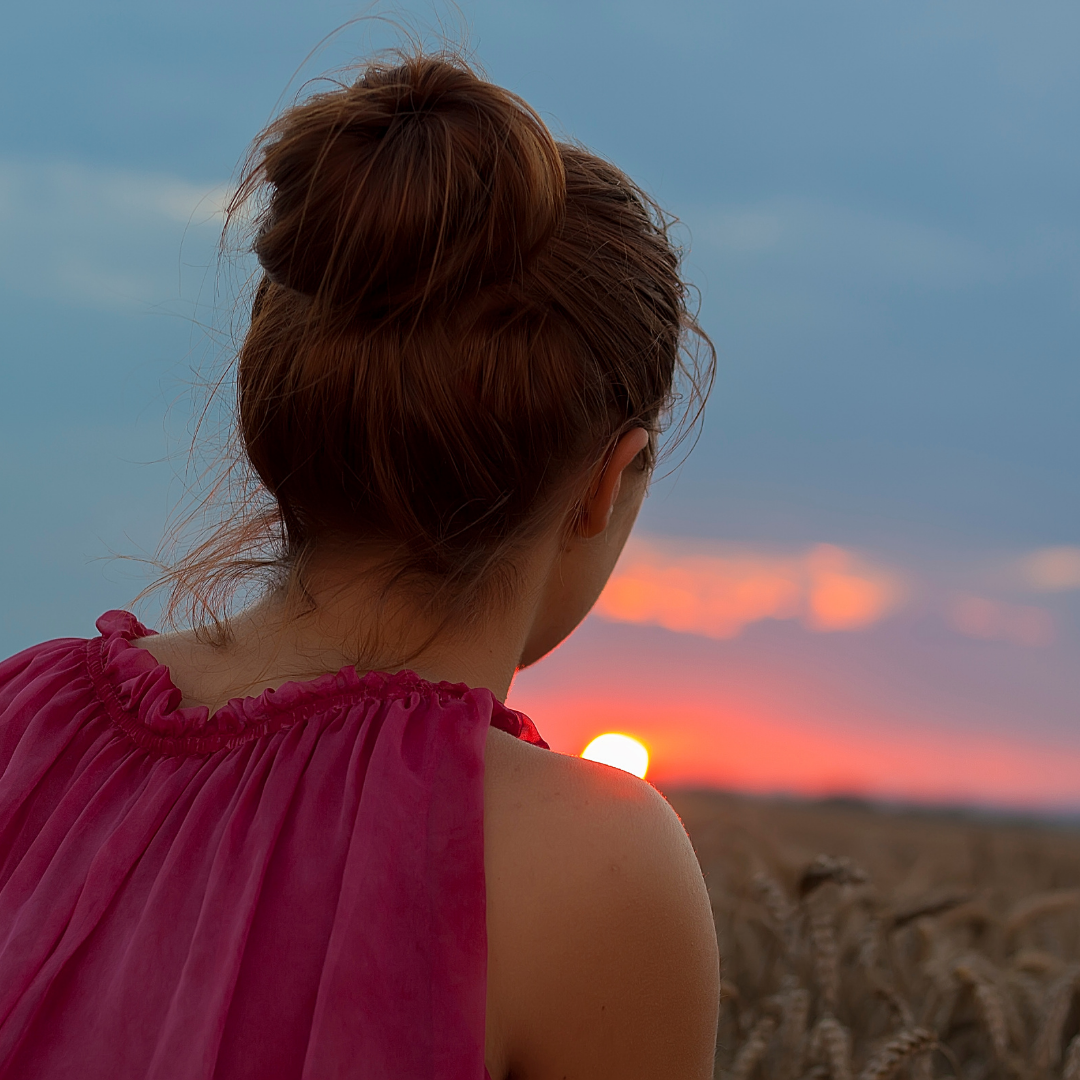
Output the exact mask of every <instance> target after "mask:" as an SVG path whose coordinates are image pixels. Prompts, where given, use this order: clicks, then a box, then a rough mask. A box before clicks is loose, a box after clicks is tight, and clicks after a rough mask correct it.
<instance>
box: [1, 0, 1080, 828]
mask: <svg viewBox="0 0 1080 1080" xmlns="http://www.w3.org/2000/svg"><path fill="white" fill-rule="evenodd" d="M372 10H375V11H381V12H383V13H391V14H392V13H393V12H397V13H399V14H403V15H404V16H405V17H406V18H407V19H410V18H411V19H412V20H413V21H414V22H415V23H418V24H420V25H422V26H428V27H432V26H437V25H440V24H441V25H442V26H444V27H446V28H447V29H448V30H449V32H450V33H451V34H456V35H457V36H459V37H460V36H461V33H462V28H467V35H468V39H469V43H470V44H471V46H472V48H473V50H474V53H475V55H476V57H477V59H478V60H479V61H480V62H481V63H482V64H483V66H484V68H485V69H486V71H487V72H488V74H489V75H490V77H491V78H493V79H494V80H495V81H497V82H500V83H502V84H504V85H506V86H509V87H510V88H511V89H513V90H515V91H517V92H518V93H520V94H522V95H523V96H524V97H525V98H526V99H527V100H529V101H530V102H531V103H532V104H533V105H534V106H535V107H536V108H537V109H538V110H539V111H540V113H541V115H542V116H543V117H544V118H545V120H546V121H547V122H548V123H549V124H550V125H551V126H552V127H553V129H554V130H555V131H556V132H557V133H560V134H563V135H568V136H572V137H574V138H576V139H578V140H580V141H582V142H584V143H585V144H587V145H588V146H590V147H591V148H592V149H593V150H595V151H596V152H598V153H601V154H603V155H605V156H608V157H610V158H611V159H613V160H614V161H616V162H617V163H618V164H619V165H620V166H622V167H623V168H624V169H626V170H627V171H628V172H629V173H630V174H631V175H633V176H634V177H635V178H636V179H637V180H638V181H639V182H640V183H641V184H642V185H643V186H644V187H645V188H647V189H648V190H649V191H650V192H651V193H652V194H653V195H654V196H655V197H656V198H657V199H658V200H659V201H660V202H661V203H662V204H663V205H664V206H666V207H667V208H668V209H669V210H671V211H672V212H673V213H675V214H677V215H678V217H679V218H680V221H681V225H680V226H679V228H678V236H679V238H680V241H681V242H682V243H683V244H684V245H685V246H686V248H687V255H686V262H685V266H686V272H687V274H688V276H689V277H690V278H691V279H692V280H693V282H694V283H695V285H696V286H697V288H698V289H699V291H700V300H701V319H702V322H703V324H704V325H705V327H706V329H707V330H708V331H709V333H710V334H711V335H712V337H713V339H714V341H715V343H716V346H717V349H718V354H719V366H718V376H717V382H716V387H715V390H714V393H713V397H712V400H711V402H710V405H709V407H708V410H707V412H706V416H705V420H704V426H703V428H702V431H701V437H700V439H699V441H698V444H697V446H696V447H695V449H694V450H693V453H692V454H691V455H690V456H689V458H688V459H686V460H685V461H684V462H682V463H681V464H680V463H679V460H678V457H676V458H674V459H672V460H670V461H669V462H668V467H667V468H665V469H662V470H661V472H662V474H663V475H660V476H658V478H657V480H656V482H655V483H654V485H653V491H652V494H651V495H650V498H649V500H648V501H647V503H646V506H645V509H644V511H643V513H642V516H641V519H640V522H639V526H638V531H637V533H636V534H635V538H634V539H633V540H632V542H631V544H630V545H629V547H628V549H627V552H626V555H625V557H624V559H623V560H622V562H621V563H620V565H619V567H618V568H617V570H616V573H615V575H614V577H613V579H612V582H611V584H610V586H609V588H608V589H607V591H606V592H605V594H604V596H603V597H602V598H601V602H600V603H599V605H598V607H597V610H596V612H595V613H594V614H593V615H592V616H590V618H589V619H588V620H587V621H586V623H585V624H584V625H583V626H582V627H581V629H580V630H579V631H578V632H577V633H576V634H575V635H574V636H573V637H571V639H570V640H569V641H568V642H567V643H565V644H564V645H563V646H562V647H561V648H560V649H559V650H557V651H556V653H555V654H554V655H552V656H551V657H549V658H548V659H546V660H545V661H543V662H542V663H541V664H539V665H537V666H536V667H535V668H534V669H530V670H528V671H525V672H522V673H521V674H520V675H519V676H518V679H517V680H516V682H515V685H514V688H513V690H512V693H511V698H510V702H511V704H513V705H515V707H518V708H522V709H525V710H527V711H529V712H530V713H531V714H532V715H533V716H534V719H535V720H536V722H537V724H538V726H539V727H540V729H541V731H543V732H544V733H545V734H546V735H547V737H548V738H549V741H550V742H551V743H552V745H553V746H554V747H555V748H556V749H559V750H563V751H565V752H569V753H577V752H579V751H580V750H581V749H582V747H584V745H585V743H587V742H588V741H589V740H590V739H591V738H592V737H593V736H594V735H597V734H600V733H601V732H603V731H608V730H614V731H624V732H626V733H629V734H632V735H635V736H636V737H638V738H641V739H642V740H643V741H644V742H645V743H646V744H647V745H648V746H649V749H650V751H651V753H652V770H653V771H652V774H651V775H652V776H653V777H654V779H655V781H656V782H657V783H658V784H660V785H662V786H664V785H666V786H668V787H673V786H678V785H686V784H693V785H722V786H727V787H734V788H737V789H742V790H750V791H757V792H784V793H791V794H809V795H830V794H854V795H860V796H865V797H869V798H887V799H896V800H901V801H906V800H916V801H923V802H932V803H974V804H979V805H995V806H1009V807H1021V808H1032V809H1038V810H1055V811H1056V810H1063V809H1064V810H1077V809H1080V664H1078V663H1077V661H1076V656H1077V645H1078V639H1080V437H1078V435H1077V431H1078V425H1077V423H1076V419H1075V416H1076V413H1077V407H1078V405H1080V365H1078V364H1077V349H1078V342H1080V335H1078V331H1080V210H1078V203H1077V191H1078V190H1080V184H1078V181H1080V144H1078V142H1077V140H1076V137H1075V133H1076V131H1077V130H1078V129H1080V123H1078V122H1080V68H1078V66H1077V65H1076V63H1075V51H1076V42H1077V40H1078V35H1080V8H1078V7H1077V6H1076V5H1075V4H1073V3H1070V2H1067V0H1063V2H1051V0H1032V2H1030V3H1027V4H1024V5H1016V4H1013V3H1005V2H998V0H904V2H902V3H901V2H899V0H895V2H893V0H817V2H815V3H813V4H807V3H805V2H804V0H775V2H774V0H707V2H706V0H666V2H664V3H662V4H661V3H657V2H644V0H641V2H638V0H620V2H619V3H607V2H594V0H577V2H574V3H570V2H568V0H567V2H563V0H559V2H553V3H541V2H538V0H521V2H514V3H506V2H501V3H497V2H494V0H479V2H475V3H470V2H467V0H463V2H462V3H461V4H460V6H459V7H458V8H456V9H455V8H451V7H449V6H442V7H438V6H435V7H433V6H420V5H408V4H406V5H401V6H398V7H396V8H389V7H381V8H376V9H364V8H359V7H357V6H356V5H353V4H348V3H344V2H337V0H334V2H328V0H305V3H303V4H296V3H294V4H284V3H278V2H274V0H270V2H267V0H264V2H262V3H260V4H258V5H256V4H255V3H253V2H249V0H214V2H213V3H210V2H209V0H187V2H185V3H183V4H180V3H173V2H156V3H154V4H152V5H150V4H145V3H135V2H132V0H124V2H112V3H108V2H103V3H99V4H96V5H86V4H83V3H74V2H72V0H54V2H45V3H40V4H35V5H20V6H19V7H18V8H17V9H15V10H12V11H11V12H7V13H6V14H5V33H4V34H3V36H2V37H0V89H2V92H3V94H4V100H5V101H7V102H8V103H9V105H10V107H9V108H7V109H5V110H4V112H3V115H2V116H0V321H2V326H3V329H4V333H3V337H2V342H3V344H2V346H0V350H2V351H0V376H2V383H0V385H2V387H3V392H2V393H0V507H2V509H3V519H2V520H3V522H4V528H3V530H0V598H2V599H0V652H2V653H4V654H10V653H12V652H14V651H16V650H18V649H20V648H22V647H24V646H26V645H29V644H31V643H32V642H35V641H38V640H42V639H45V638H50V637H55V636H60V635H67V634H77V635H88V634H91V633H93V621H94V618H95V617H96V616H97V615H98V614H100V613H101V612H102V611H104V610H106V609H108V608H111V607H118V606H126V605H128V604H130V602H131V600H132V598H133V597H134V595H135V594H136V593H138V592H139V590H140V588H141V587H142V585H143V584H145V582H146V580H147V575H148V573H149V570H148V568H147V564H146V563H145V561H140V560H145V559H146V558H147V557H148V556H150V555H152V554H153V552H154V551H155V550H156V548H157V545H158V541H159V539H160V537H161V535H162V533H163V530H164V528H165V526H166V523H167V521H168V520H169V516H170V514H171V513H174V512H175V511H176V508H177V507H178V506H180V505H182V504H183V500H184V498H185V492H186V491H188V489H189V486H190V473H189V472H188V449H189V447H190V443H191V434H192V430H193V423H192V416H193V410H192V406H191V404H190V399H191V389H192V386H193V385H196V386H197V385H198V384H199V383H200V381H201V380H205V379H206V378H207V373H208V372H214V371H217V370H220V366H221V365H222V364H223V363H224V362H226V361H227V359H228V345H229V336H228V334H227V333H226V331H227V329H228V327H229V325H230V319H231V318H232V316H233V314H234V309H233V308H232V307H231V306H230V298H231V294H230V287H231V283H232V282H233V281H234V279H235V274H234V273H233V271H234V270H235V266H234V265H233V264H228V263H227V264H224V265H219V264H218V263H217V261H216V241H217V232H218V228H219V226H220V217H219V210H220V206H221V202H222V199H223V197H224V193H225V192H227V190H228V185H229V182H230V178H231V177H233V176H234V175H235V171H236V167H237V163H238V161H239V159H240V158H241V156H242V154H243V151H244V149H245V147H246V145H247V143H248V141H249V140H250V139H251V137H252V136H253V135H254V134H255V133H256V131H258V129H259V128H260V127H261V126H262V125H263V124H264V123H265V122H266V121H267V120H268V119H269V118H270V117H271V116H272V115H274V113H275V112H276V110H277V109H279V108H280V107H281V105H282V104H283V103H286V102H288V101H291V100H292V99H293V97H294V96H295V94H296V93H297V92H299V91H300V90H301V88H302V86H303V85H304V82H305V79H307V78H310V77H312V76H315V75H318V74H319V73H320V72H322V71H324V70H326V69H328V68H331V67H334V66H336V65H338V64H340V63H343V62H345V61H346V60H348V59H350V58H351V57H354V56H356V55H359V54H362V53H364V52H366V51H368V50H369V49H371V48H373V47H379V46H383V45H386V44H390V43H392V41H393V31H392V28H391V27H390V26H389V25H388V24H387V23H386V22H385V21H383V22H380V21H378V20H370V19H369V20H367V21H365V22H362V23H360V24H357V25H354V26H352V27H350V28H348V29H346V30H344V31H343V32H342V33H340V34H339V35H337V36H336V37H335V38H334V39H332V40H331V41H330V42H329V43H328V44H326V45H325V46H324V47H323V48H322V50H321V51H319V52H318V53H317V55H315V56H313V57H309V56H308V54H309V51H310V50H311V49H313V48H314V47H315V46H317V45H318V43H319V42H320V41H321V40H322V39H323V38H324V37H325V35H327V34H329V33H330V32H331V31H333V30H334V29H335V28H337V27H339V26H340V25H341V24H343V23H345V22H346V21H347V20H349V19H351V18H353V17H355V16H357V15H361V14H364V13H365V12H370V11H372ZM676 466H677V467H676ZM140 611H141V613H142V614H143V615H144V616H145V617H146V618H147V620H148V621H151V622H152V621H153V620H154V616H155V609H154V604H153V602H150V603H148V604H146V605H144V606H143V608H141V609H140Z"/></svg>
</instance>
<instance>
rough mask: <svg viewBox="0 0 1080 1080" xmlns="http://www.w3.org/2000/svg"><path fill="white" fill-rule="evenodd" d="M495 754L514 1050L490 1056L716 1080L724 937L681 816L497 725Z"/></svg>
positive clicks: (500, 894)
mask: <svg viewBox="0 0 1080 1080" xmlns="http://www.w3.org/2000/svg"><path fill="white" fill-rule="evenodd" d="M487 755H488V759H487V760H488V768H487V772H486V783H485V852H486V862H487V877H488V934H489V950H490V951H489V1031H491V1032H493V1037H494V1038H496V1039H498V1038H500V1036H499V1035H498V1034H497V1033H498V1032H501V1033H502V1035H501V1039H502V1043H503V1045H504V1046H505V1048H506V1057H507V1058H508V1059H509V1060H506V1061H505V1062H501V1061H500V1060H499V1059H498V1057H496V1060H495V1061H493V1062H491V1064H495V1065H496V1066H497V1067H498V1066H499V1065H500V1064H505V1065H506V1066H507V1069H506V1072H516V1073H521V1074H524V1075H530V1076H536V1077H545V1076H549V1075H550V1076H563V1075H577V1074H579V1073H580V1074H583V1075H589V1076H593V1077H597V1078H602V1077H606V1076H609V1075H610V1076H612V1077H614V1076H619V1077H623V1078H633V1077H638V1076H641V1077H644V1076H661V1075H663V1076H668V1077H672V1078H679V1077H692V1076H699V1075H700V1076H706V1075H711V1068H712V1052H713V1039H714V1037H715V1024H716V1006H717V998H718V993H719V971H718V959H717V953H716V939H715V934H714V930H713V924H712V918H711V910H710V906H709V901H708V895H707V893H706V890H705V886H704V882H703V880H702V876H701V872H700V870H699V868H698V864H697V860H696V858H695V856H694V852H693V849H692V847H691V846H690V842H689V840H688V838H687V836H686V833H685V832H684V830H683V828H682V825H681V823H680V822H679V819H678V817H677V816H676V814H675V812H674V811H673V810H672V809H671V807H670V806H669V805H668V803H667V801H666V800H665V799H664V798H663V796H661V795H660V793H659V792H657V791H656V790H655V789H654V788H653V787H652V786H651V785H649V784H647V783H645V782H644V781H641V780H638V779H637V778H636V777H634V776H630V775H629V774H627V773H623V772H621V771H619V770H617V769H612V768H610V767H608V766H604V765H599V764H596V763H594V762H589V761H584V760H582V759H579V758H572V757H566V756H564V755H560V754H553V753H550V752H548V751H544V750H540V749H537V748H536V747H532V746H528V745H525V744H517V745H515V744H514V740H512V739H511V738H509V737H507V736H505V735H503V734H502V733H500V732H492V733H491V735H490V736H489V738H488V744H487ZM489 1049H494V1048H492V1047H489ZM522 1059H524V1060H522ZM492 1075H493V1076H496V1075H497V1074H496V1073H495V1072H493V1073H492ZM504 1075H505V1073H504Z"/></svg>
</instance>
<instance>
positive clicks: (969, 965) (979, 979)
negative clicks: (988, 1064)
mask: <svg viewBox="0 0 1080 1080" xmlns="http://www.w3.org/2000/svg"><path fill="white" fill-rule="evenodd" d="M980 967H981V965H980V964H978V963H977V962H975V961H973V960H962V961H960V962H959V963H958V964H957V965H956V967H955V968H953V972H954V974H955V975H956V976H957V978H959V979H960V980H961V981H963V982H965V983H967V985H968V986H970V987H971V992H972V994H973V995H974V997H975V1004H976V1005H977V1006H978V1009H979V1016H980V1017H981V1018H982V1022H983V1024H984V1026H985V1027H986V1031H987V1034H988V1035H989V1036H990V1046H991V1048H992V1049H993V1051H994V1057H996V1058H997V1059H998V1061H1001V1062H1004V1061H1006V1060H1007V1059H1008V1056H1009V1024H1008V1019H1007V1012H1006V1006H1005V1001H1004V999H1003V997H1002V994H1001V991H1000V990H999V989H998V987H997V986H996V985H995V984H994V983H993V982H992V981H991V980H990V979H989V978H987V976H986V975H985V973H984V972H983V971H981V970H980Z"/></svg>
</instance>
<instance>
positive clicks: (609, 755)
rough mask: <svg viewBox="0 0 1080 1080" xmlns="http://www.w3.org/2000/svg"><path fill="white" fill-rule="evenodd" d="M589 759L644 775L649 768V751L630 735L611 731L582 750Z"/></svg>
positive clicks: (637, 774) (599, 736)
mask: <svg viewBox="0 0 1080 1080" xmlns="http://www.w3.org/2000/svg"><path fill="white" fill-rule="evenodd" d="M581 756H582V757H583V758H587V759H588V760H589V761H599V762H600V763H601V764H602V765H613V766H614V767H615V768H616V769H622V770H623V772H628V773H633V774H634V776H641V777H644V775H645V773H646V771H647V770H648V768H649V751H648V750H646V749H645V747H644V746H643V745H642V744H641V743H639V742H638V741H637V739H632V738H631V737H630V736H629V735H619V734H616V733H615V732H613V731H609V732H608V733H607V734H606V735H598V736H597V737H596V738H595V739H593V741H592V742H591V743H589V745H588V746H586V747H585V749H584V750H583V751H582V752H581Z"/></svg>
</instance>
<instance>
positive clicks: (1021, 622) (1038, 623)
mask: <svg viewBox="0 0 1080 1080" xmlns="http://www.w3.org/2000/svg"><path fill="white" fill-rule="evenodd" d="M947 617H948V621H949V623H950V625H951V626H952V627H953V629H955V630H959V631H960V633H962V634H966V635H967V636H968V637H977V638H985V639H987V640H996V641H1009V642H1012V643H1013V644H1016V645H1027V646H1030V647H1037V646H1041V645H1049V644H1050V643H1051V642H1052V641H1053V640H1054V620H1053V617H1052V616H1051V614H1050V612H1048V611H1046V610H1044V609H1043V608H1039V607H1032V606H1031V605H1028V604H1005V603H1002V602H1001V601H999V600H989V599H987V598H986V597H985V596H971V595H968V594H964V593H960V594H957V595H956V596H954V597H953V598H952V601H951V603H950V604H949V607H948V611H947Z"/></svg>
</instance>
